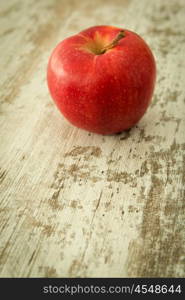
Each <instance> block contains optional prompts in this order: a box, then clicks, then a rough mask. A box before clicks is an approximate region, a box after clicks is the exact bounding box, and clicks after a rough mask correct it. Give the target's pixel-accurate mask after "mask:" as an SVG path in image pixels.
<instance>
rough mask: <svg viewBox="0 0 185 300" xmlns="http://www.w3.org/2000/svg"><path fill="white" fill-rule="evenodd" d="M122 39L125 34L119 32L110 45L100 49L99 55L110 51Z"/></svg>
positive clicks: (121, 31)
mask: <svg viewBox="0 0 185 300" xmlns="http://www.w3.org/2000/svg"><path fill="white" fill-rule="evenodd" d="M123 37H125V32H124V30H120V32H119V33H118V35H117V36H116V37H115V39H114V40H113V41H112V43H110V44H109V45H107V46H105V47H104V48H103V49H101V52H100V54H103V53H105V52H106V51H107V50H109V49H112V48H113V47H115V46H116V45H117V43H118V42H119V40H121V39H122V38H123Z"/></svg>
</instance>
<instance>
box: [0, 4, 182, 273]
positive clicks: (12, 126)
mask: <svg viewBox="0 0 185 300" xmlns="http://www.w3.org/2000/svg"><path fill="white" fill-rule="evenodd" d="M0 9H1V11H0V53H1V55H0V68H1V80H0V94H1V114H0V128H1V142H0V151H1V156H0V166H1V169H0V172H1V173H0V183H1V194H0V195H1V196H0V201H1V209H0V213H1V217H0V230H1V241H0V276H1V277H126V276H127V277H164V276H165V277H182V276H185V261H184V245H185V239H184V232H183V230H184V185H183V184H184V179H185V178H184V175H185V170H184V165H185V164H184V162H183V159H184V157H185V151H184V150H185V134H184V131H185V118H184V115H185V91H184V86H185V34H184V29H185V2H184V1H183V0H170V1H169V0H164V1H162V0H151V1H148V0H141V1H137V0H130V1H129V0H106V1H104V0H94V1H90V0H68V1H67V0H62V1H60V0H58V1H52V0H45V1H44V0H41V1H35V0H29V1H23V0H22V1H20V0H9V1H1V2H0ZM100 24H110V25H114V26H121V27H125V28H128V29H131V30H134V31H136V32H137V33H138V34H140V35H141V36H142V37H143V38H144V39H145V40H146V41H147V43H148V44H149V45H150V47H151V48H152V50H153V53H154V55H155V57H156V62H157V69H158V76H157V84H156V89H155V94H154V97H153V100H152V103H151V106H150V108H149V109H148V111H147V113H146V114H145V116H144V117H143V119H142V120H141V121H140V122H139V124H138V125H137V126H135V127H134V128H133V129H132V130H131V131H129V132H123V133H122V134H120V135H112V136H101V135H96V134H91V133H88V132H85V131H83V130H80V129H77V128H75V127H73V126H72V125H70V124H69V123H68V122H67V121H66V120H65V119H64V118H63V117H62V116H61V114H60V113H59V111H58V110H57V109H56V107H55V106H54V104H53V102H52V100H51V98H50V96H49V93H48V89H47V85H46V66H47V62H48V57H49V55H50V53H51V51H52V49H53V48H54V47H55V46H56V44H57V43H58V42H59V41H61V40H62V39H64V38H66V37H67V36H70V35H72V34H75V33H76V32H79V31H81V30H83V29H84V28H86V27H89V26H93V25H100Z"/></svg>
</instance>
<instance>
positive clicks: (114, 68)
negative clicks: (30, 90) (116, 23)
mask: <svg viewBox="0 0 185 300" xmlns="http://www.w3.org/2000/svg"><path fill="white" fill-rule="evenodd" d="M120 30H123V29H122V28H116V27H113V26H95V27H91V28H88V29H86V30H84V31H82V32H80V33H79V34H76V35H74V36H71V37H69V38H66V39H65V40H63V41H62V42H61V43H59V44H58V46H57V47H56V48H55V49H54V51H53V53H52V54H51V57H50V59H49V63H48V68H47V82H48V87H49V91H50V94H51V96H52V98H53V100H54V101H55V103H56V105H57V107H58V108H59V110H60V111H61V113H62V114H63V115H64V116H65V118H66V119H68V120H69V121H70V122H71V123H72V124H73V125H75V126H77V127H79V128H83V129H85V130H87V131H90V132H95V133H98V134H104V135H106V134H114V133H117V132H121V131H123V130H126V129H129V128H131V127H132V126H134V125H135V124H136V123H137V122H138V121H139V120H140V119H141V117H142V116H143V115H144V113H145V112H146V109H147V107H148V105H149V103H150V100H151V98H152V94H153V90H154V85H155V79H156V65H155V60H154V57H153V54H152V52H151V50H150V48H149V47H148V45H147V44H146V43H145V41H144V40H143V39H142V38H141V37H140V36H139V35H137V34H136V33H134V32H132V31H130V30H126V29H124V34H125V36H124V37H123V38H121V39H120V40H119V41H118V43H117V45H115V46H114V47H113V48H112V49H109V50H107V51H106V52H105V53H103V54H99V53H98V51H99V50H100V49H101V48H103V47H105V46H106V45H108V44H110V43H111V42H112V41H113V40H114V39H115V37H116V36H117V35H118V34H119V32H120Z"/></svg>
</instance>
